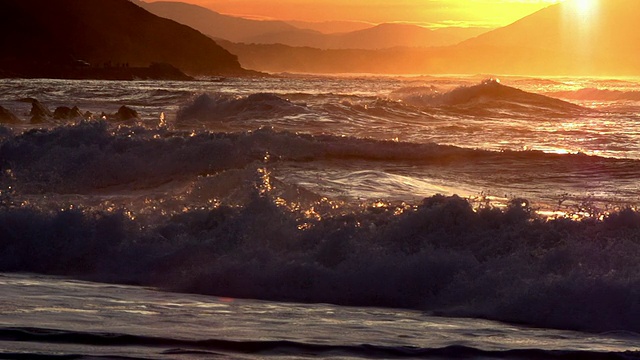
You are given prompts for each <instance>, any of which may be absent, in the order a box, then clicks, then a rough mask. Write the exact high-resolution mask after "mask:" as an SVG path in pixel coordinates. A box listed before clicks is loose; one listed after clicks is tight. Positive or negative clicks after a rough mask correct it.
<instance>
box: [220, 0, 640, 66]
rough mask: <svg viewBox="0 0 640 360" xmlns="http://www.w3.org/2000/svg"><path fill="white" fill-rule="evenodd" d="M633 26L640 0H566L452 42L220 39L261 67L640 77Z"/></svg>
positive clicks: (639, 20)
mask: <svg viewBox="0 0 640 360" xmlns="http://www.w3.org/2000/svg"><path fill="white" fill-rule="evenodd" d="M589 4H590V6H589V7H587V5H589ZM638 24H640V1H638V0H592V1H591V2H584V1H579V0H567V1H565V2H562V3H558V4H556V5H551V6H549V7H547V8H544V9H542V10H540V11H538V12H536V13H534V14H532V15H530V16H527V17H525V18H523V19H521V20H519V21H516V22H515V23H513V24H511V25H508V26H505V27H503V28H499V29H496V30H493V31H490V32H488V33H485V34H482V35H479V36H477V37H475V38H471V39H468V40H466V41H463V42H461V43H460V44H458V45H455V46H446V47H434V48H428V49H426V48H425V49H418V48H413V49H409V48H404V49H401V48H397V49H393V51H389V50H376V51H372V50H367V51H365V50H359V51H356V50H349V51H347V50H323V51H321V50H316V49H310V48H305V47H291V46H282V45H277V46H276V45H246V44H229V43H226V42H221V45H223V46H224V47H225V48H227V49H228V50H230V51H232V52H233V53H234V54H237V55H238V58H239V60H240V62H241V63H242V64H243V66H246V67H249V68H252V69H257V70H262V71H291V72H331V73H340V72H371V73H398V74H400V73H402V74H419V73H422V74H424V73H431V74H438V73H440V74H443V73H448V74H478V73H483V74H514V75H559V76H563V75H567V76H576V75H577V76H580V75H582V76H640V32H638V31H637V25H638Z"/></svg>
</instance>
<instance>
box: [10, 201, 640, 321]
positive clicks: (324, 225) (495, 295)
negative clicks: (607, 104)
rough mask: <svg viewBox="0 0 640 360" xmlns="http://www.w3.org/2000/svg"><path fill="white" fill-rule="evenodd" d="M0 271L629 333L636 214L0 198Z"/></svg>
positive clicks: (463, 205) (462, 205)
mask: <svg viewBox="0 0 640 360" xmlns="http://www.w3.org/2000/svg"><path fill="white" fill-rule="evenodd" d="M0 231H1V232H2V234H3V236H2V239H1V240H0V271H3V272H37V273H43V274H55V275H68V276H75V277H80V278H83V279H91V280H95V281H103V282H119V283H127V284H139V285H152V286H158V287H160V288H163V289H169V290H173V291H181V292H194V293H202V294H213V295H218V296H227V297H238V298H256V299H270V300H281V301H300V302H326V303H334V304H342V305H358V306H386V307H403V308H414V309H421V310H424V311H428V312H430V313H433V314H436V315H445V316H464V317H480V318H489V319H496V320H502V321H511V322H518V323H524V324H529V325H536V326H542V327H547V328H564V329H576V330H585V331H611V330H627V331H635V332H639V331H640V325H639V324H638V322H637V319H638V318H639V316H640V304H638V302H637V299H638V298H640V290H639V289H640V275H639V274H640V266H639V265H638V261H637V259H638V257H639V256H640V243H639V242H638V239H639V238H640V215H639V214H638V213H637V212H635V211H632V210H624V211H621V212H618V213H613V214H611V215H609V216H607V217H606V218H605V219H603V220H602V221H596V220H594V221H583V222H575V221H571V220H566V219H556V220H542V219H538V218H536V217H535V216H534V215H533V212H532V211H531V209H530V208H528V206H527V205H526V202H522V201H515V202H513V203H512V204H511V206H510V207H509V208H507V209H505V210H498V209H493V208H486V209H482V210H481V211H474V210H473V209H472V207H471V206H470V204H469V203H468V202H467V201H466V200H464V199H461V198H459V197H456V196H453V197H444V196H434V197H430V198H426V199H425V200H424V201H423V202H422V203H421V204H419V205H417V206H415V207H413V206H410V207H407V206H405V205H398V204H396V205H394V204H385V203H382V204H380V203H378V204H370V205H368V206H363V207H361V208H355V209H354V208H345V207H340V206H336V204H334V203H331V202H328V201H324V202H323V201H320V202H317V203H316V204H315V205H314V206H313V207H312V208H311V209H309V210H308V211H306V212H301V211H297V210H295V207H291V206H287V205H286V204H284V203H283V201H282V200H281V199H278V198H274V197H272V196H271V195H270V194H269V193H259V192H257V191H256V192H254V193H253V195H251V196H250V201H249V202H248V203H247V204H246V205H244V206H241V207H231V206H225V205H215V206H213V205H212V206H211V207H210V208H191V209H190V208H185V209H183V211H182V212H179V213H174V214H172V215H169V214H167V215H163V216H161V215H155V216H154V217H153V223H152V224H150V223H148V222H147V221H145V215H144V214H133V215H132V214H131V213H130V212H129V211H128V210H126V209H113V210H104V211H89V210H83V209H82V208H74V209H66V210H58V211H43V210H37V209H34V208H30V207H15V206H11V205H4V206H2V207H1V208H0Z"/></svg>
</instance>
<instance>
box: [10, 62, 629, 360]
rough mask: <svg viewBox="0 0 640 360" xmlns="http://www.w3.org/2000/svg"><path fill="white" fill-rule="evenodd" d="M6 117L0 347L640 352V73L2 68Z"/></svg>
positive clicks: (77, 353) (533, 355) (185, 351)
mask: <svg viewBox="0 0 640 360" xmlns="http://www.w3.org/2000/svg"><path fill="white" fill-rule="evenodd" d="M25 99H37V100H38V101H39V102H40V103H41V104H43V105H44V106H45V107H47V108H48V109H49V110H51V111H53V110H54V109H55V108H56V107H60V106H67V107H73V106H77V107H78V108H79V109H80V111H81V112H82V113H85V112H89V113H90V114H87V118H86V119H84V118H79V117H78V118H72V119H62V118H54V117H47V116H45V117H44V118H43V119H40V121H38V122H36V123H34V122H31V121H30V118H31V117H32V114H30V111H31V107H32V104H31V103H32V102H33V100H28V101H25ZM123 105H124V106H128V107H130V108H132V109H134V110H136V111H137V113H138V114H139V117H138V118H136V119H129V120H124V121H121V120H120V119H118V117H117V116H116V115H115V114H116V113H117V112H118V109H119V108H120V107H121V106H123ZM0 106H2V107H4V108H5V109H8V110H9V111H11V112H12V113H13V114H15V115H17V116H18V117H19V118H20V119H21V121H20V122H19V123H13V124H8V123H6V124H2V125H1V126H0V272H1V273H2V275H0V288H1V290H0V294H1V295H0V299H1V300H2V301H1V303H0V358H11V359H23V358H52V359H57V358H64V359H66V358H87V359H88V358H122V357H125V358H145V359H155V358H159V359H160V358H163V359H164V358H167V359H174V358H176V359H177V358H185V359H187V358H206V357H222V358H262V357H273V358H280V357H290V358H307V357H324V358H403V357H407V358H435V359H448V358H473V359H476V358H486V359H494V358H516V359H538V358H566V359H574V358H589V359H599V358H603V359H609V358H612V359H618V358H619V359H634V358H639V357H640V353H639V351H640V349H639V346H638V344H639V343H640V335H639V334H638V333H639V332H640V265H639V263H638V259H639V258H640V213H639V212H638V211H637V210H636V207H637V205H638V204H639V203H640V186H638V183H637V181H638V179H640V141H639V140H640V80H638V79H624V80H620V79H616V80H610V79H594V78H581V79H574V78H553V79H538V78H517V77H507V78H502V79H500V80H497V79H485V78H484V77H480V76H477V77H428V76H424V77H367V76H351V77H322V76H293V75H290V76H287V75H285V76H274V77H266V78H242V79H238V78H221V79H213V80H207V81H195V82H144V81H139V82H137V81H134V82H105V81H64V80H0ZM72 279H75V280H72ZM114 284H119V285H114ZM249 299H256V300H249ZM328 304H331V305H328ZM515 324H517V325H515Z"/></svg>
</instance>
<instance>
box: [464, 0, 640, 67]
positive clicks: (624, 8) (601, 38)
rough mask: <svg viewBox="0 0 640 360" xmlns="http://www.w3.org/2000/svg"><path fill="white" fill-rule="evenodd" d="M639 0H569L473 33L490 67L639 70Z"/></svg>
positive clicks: (473, 49)
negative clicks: (477, 33)
mask: <svg viewBox="0 0 640 360" xmlns="http://www.w3.org/2000/svg"><path fill="white" fill-rule="evenodd" d="M638 24H640V1H638V0H592V1H591V2H589V3H585V2H584V1H580V0H568V1H566V2H563V3H559V4H557V5H553V6H549V7H547V8H545V9H542V10H540V11H538V12H536V13H534V14H532V15H530V16H527V17H525V18H523V19H521V20H519V21H516V22H515V23H513V24H511V25H508V26H506V27H503V28H499V29H496V30H493V31H491V32H488V33H486V34H483V35H480V36H478V37H476V38H473V39H469V40H467V41H465V42H463V43H462V44H461V45H460V53H465V54H482V53H486V54H491V56H490V57H489V56H482V55H480V56H481V58H482V61H483V62H484V63H485V65H484V66H485V67H486V68H494V69H495V68H499V67H507V68H511V69H519V70H524V69H525V68H526V69H529V70H530V71H535V72H537V73H546V74H576V75H625V74H627V75H640V57H639V55H640V32H638V31H637V26H638Z"/></svg>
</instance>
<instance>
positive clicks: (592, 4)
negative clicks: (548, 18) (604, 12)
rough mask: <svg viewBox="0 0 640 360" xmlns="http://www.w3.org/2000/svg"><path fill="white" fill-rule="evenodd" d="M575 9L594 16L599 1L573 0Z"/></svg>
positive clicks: (582, 13) (585, 14)
mask: <svg viewBox="0 0 640 360" xmlns="http://www.w3.org/2000/svg"><path fill="white" fill-rule="evenodd" d="M572 1H573V2H574V5H573V6H574V7H575V11H576V13H577V14H578V15H581V16H592V15H594V13H595V12H596V8H597V1H595V0H572Z"/></svg>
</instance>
